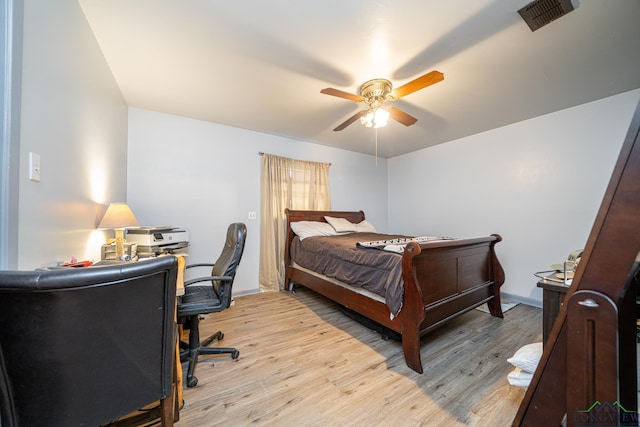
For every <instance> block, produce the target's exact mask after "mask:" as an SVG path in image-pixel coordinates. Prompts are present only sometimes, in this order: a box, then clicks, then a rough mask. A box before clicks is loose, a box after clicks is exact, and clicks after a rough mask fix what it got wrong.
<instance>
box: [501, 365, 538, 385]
mask: <svg viewBox="0 0 640 427" xmlns="http://www.w3.org/2000/svg"><path fill="white" fill-rule="evenodd" d="M532 378H533V374H532V373H529V372H525V371H523V370H522V369H520V368H515V369H514V370H513V371H511V372H509V375H507V380H508V381H509V384H511V385H515V386H517V387H523V388H527V387H529V385H530V384H531V379H532Z"/></svg>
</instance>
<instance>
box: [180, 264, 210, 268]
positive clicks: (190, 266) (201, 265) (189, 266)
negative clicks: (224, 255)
mask: <svg viewBox="0 0 640 427" xmlns="http://www.w3.org/2000/svg"><path fill="white" fill-rule="evenodd" d="M192 267H213V264H209V263H199V264H189V265H187V266H185V269H187V268H192Z"/></svg>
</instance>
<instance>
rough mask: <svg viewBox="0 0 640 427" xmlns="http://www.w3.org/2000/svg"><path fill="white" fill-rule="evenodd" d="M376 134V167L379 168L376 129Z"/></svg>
mask: <svg viewBox="0 0 640 427" xmlns="http://www.w3.org/2000/svg"><path fill="white" fill-rule="evenodd" d="M374 130H375V132H376V166H378V128H374Z"/></svg>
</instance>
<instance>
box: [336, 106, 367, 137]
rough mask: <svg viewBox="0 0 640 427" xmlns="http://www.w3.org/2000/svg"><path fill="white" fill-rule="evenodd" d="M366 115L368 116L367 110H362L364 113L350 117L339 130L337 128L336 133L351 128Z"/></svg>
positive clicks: (359, 112) (360, 112)
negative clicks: (352, 124)
mask: <svg viewBox="0 0 640 427" xmlns="http://www.w3.org/2000/svg"><path fill="white" fill-rule="evenodd" d="M365 114H367V110H362V111H358V112H357V113H355V114H354V115H353V116H351V117H349V118H348V119H347V120H345V121H344V123H342V124H341V125H340V126H338V127H337V128H335V129H334V130H333V131H334V132H338V131H341V130H342V129H344V128H346V127H347V126H349V125H350V124H351V123H353V122H355V121H356V120H358V119H359V118H360V117H362V116H364V115H365Z"/></svg>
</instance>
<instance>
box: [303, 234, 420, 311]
mask: <svg viewBox="0 0 640 427" xmlns="http://www.w3.org/2000/svg"><path fill="white" fill-rule="evenodd" d="M406 237H410V236H404V235H398V234H379V233H351V234H344V235H339V236H317V237H308V238H306V239H304V240H302V241H300V239H299V238H298V237H295V238H294V240H293V243H292V246H291V258H292V259H293V261H295V262H296V263H297V264H298V265H300V266H302V267H304V268H307V269H309V270H312V271H315V272H317V273H320V274H323V275H325V276H328V277H331V278H333V279H336V280H339V281H341V282H343V283H346V284H349V285H351V286H357V287H362V288H364V289H367V290H369V291H371V292H374V293H376V294H378V295H380V296H382V297H384V299H385V302H386V304H387V307H389V311H390V312H391V314H392V315H393V316H394V317H395V316H397V315H398V313H400V310H401V309H402V296H403V286H404V282H403V280H402V255H401V254H398V253H393V252H387V251H381V250H379V249H375V248H363V247H358V246H357V243H358V242H366V241H374V240H385V239H389V240H391V239H398V238H406Z"/></svg>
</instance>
